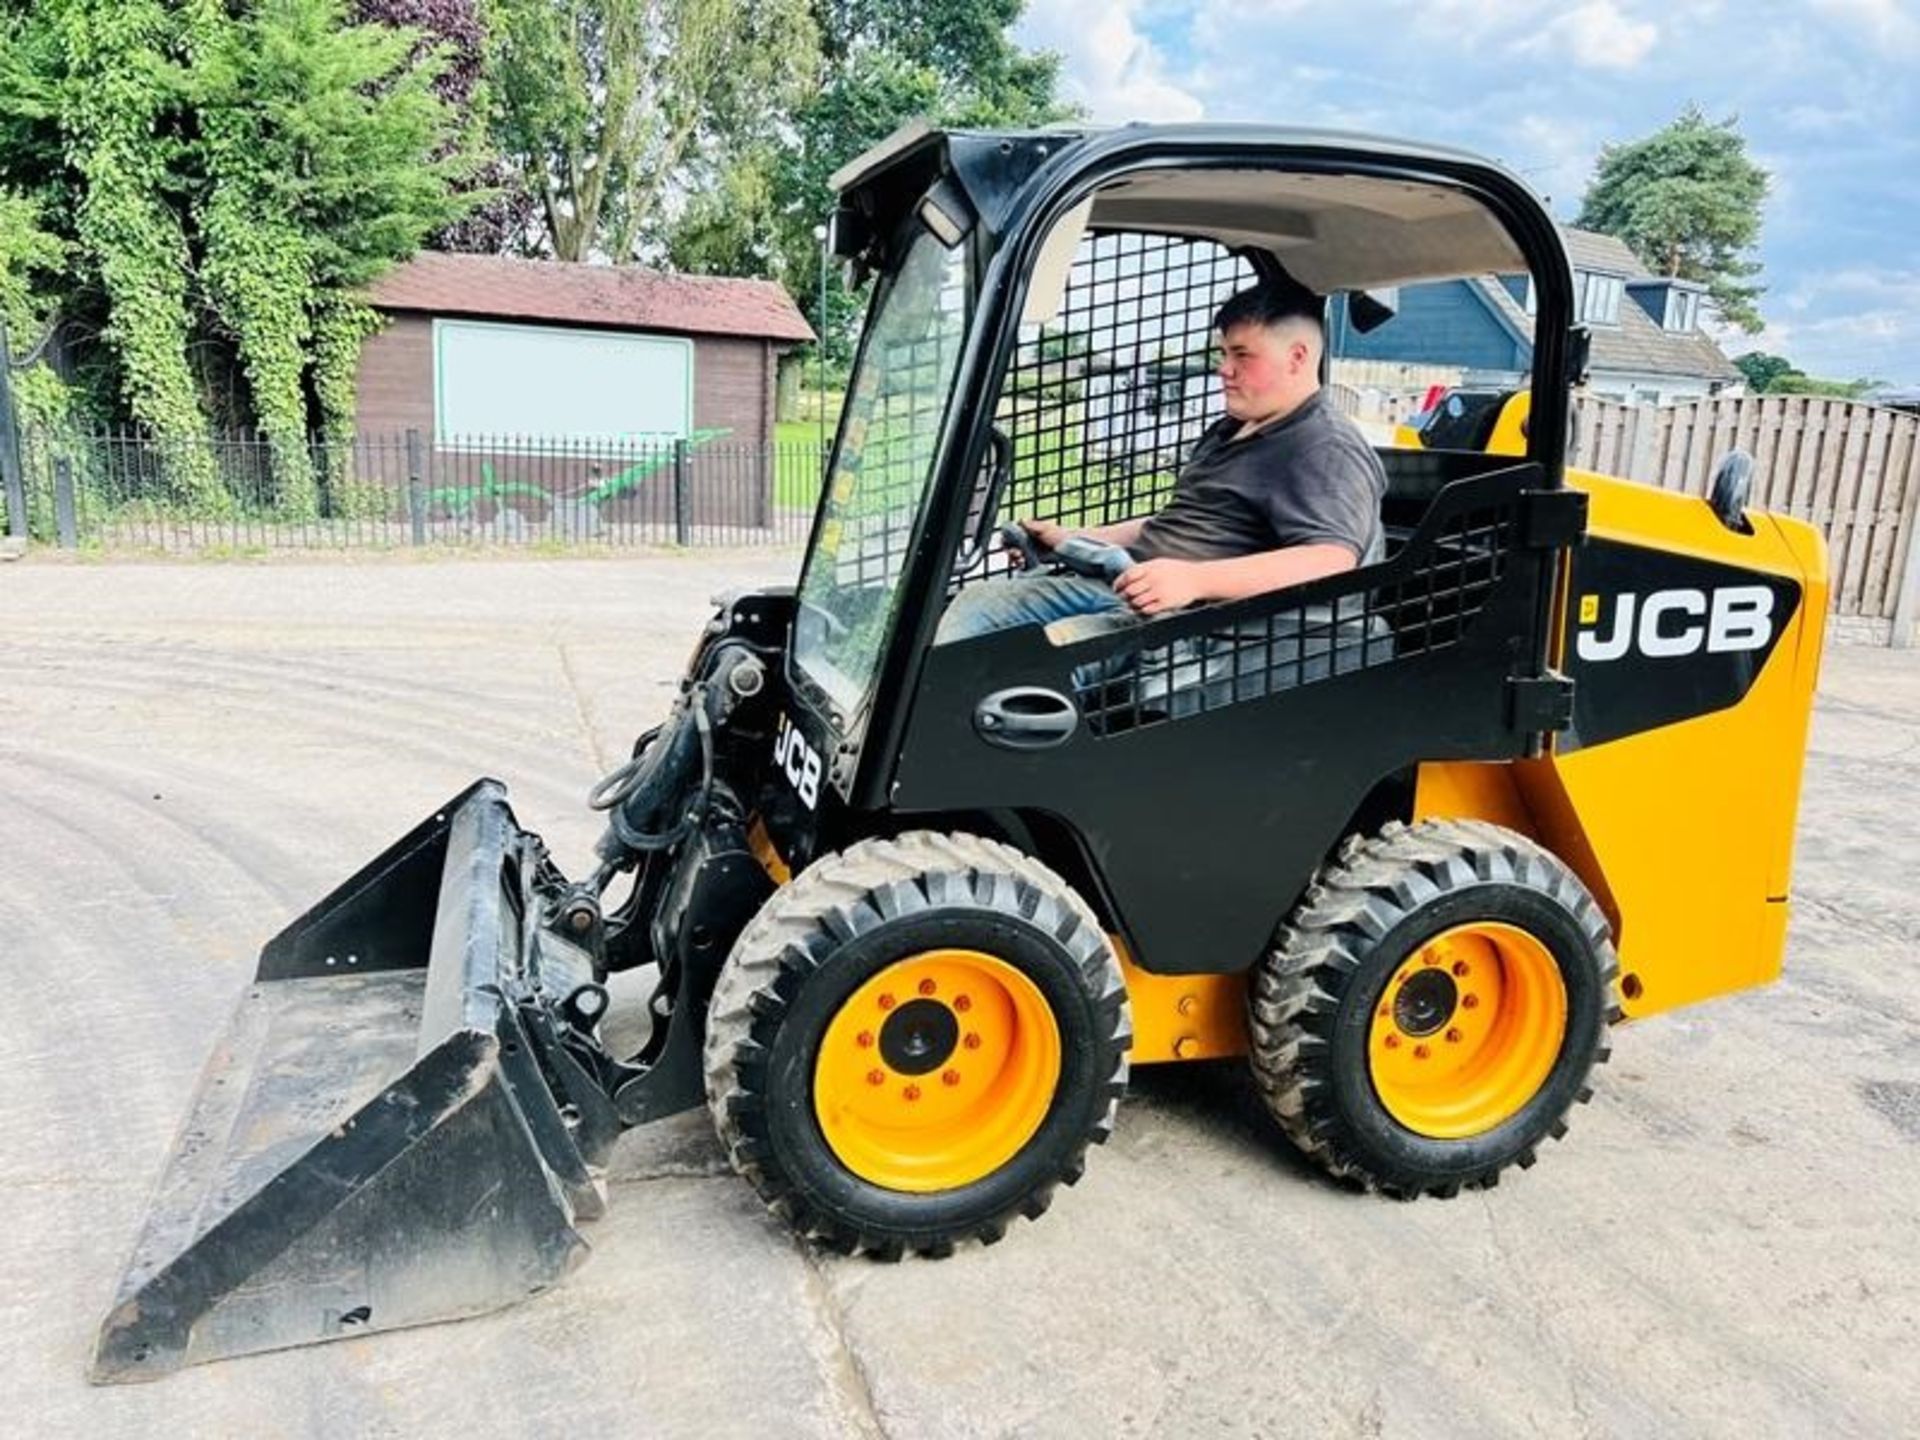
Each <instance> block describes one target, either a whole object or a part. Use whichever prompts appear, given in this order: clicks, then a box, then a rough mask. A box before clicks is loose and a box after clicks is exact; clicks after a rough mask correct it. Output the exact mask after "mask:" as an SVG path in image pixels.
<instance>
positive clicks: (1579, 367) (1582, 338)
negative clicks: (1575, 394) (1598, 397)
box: [1567, 325, 1593, 389]
mask: <svg viewBox="0 0 1920 1440" xmlns="http://www.w3.org/2000/svg"><path fill="white" fill-rule="evenodd" d="M1592 359H1593V331H1591V330H1589V329H1588V328H1587V327H1586V326H1585V325H1576V326H1574V327H1573V329H1572V330H1570V331H1568V332H1567V388H1568V389H1578V388H1579V387H1580V386H1582V385H1584V384H1586V383H1587V369H1588V366H1589V365H1590V363H1591V362H1592Z"/></svg>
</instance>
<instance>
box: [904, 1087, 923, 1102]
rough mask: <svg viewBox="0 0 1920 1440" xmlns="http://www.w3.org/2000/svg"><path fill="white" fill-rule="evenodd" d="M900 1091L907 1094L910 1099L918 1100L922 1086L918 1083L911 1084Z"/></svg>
mask: <svg viewBox="0 0 1920 1440" xmlns="http://www.w3.org/2000/svg"><path fill="white" fill-rule="evenodd" d="M900 1093H901V1094H902V1095H905V1096H906V1097H907V1099H909V1100H918V1099H919V1098H920V1087H919V1086H918V1085H909V1086H907V1088H906V1089H905V1090H902V1091H901V1092H900Z"/></svg>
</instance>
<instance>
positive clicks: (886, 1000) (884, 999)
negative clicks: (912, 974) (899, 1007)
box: [880, 995, 893, 1010]
mask: <svg viewBox="0 0 1920 1440" xmlns="http://www.w3.org/2000/svg"><path fill="white" fill-rule="evenodd" d="M880 1008H881V1009H882V1010H891V1009H893V996H891V995H882V996H881V997H880Z"/></svg>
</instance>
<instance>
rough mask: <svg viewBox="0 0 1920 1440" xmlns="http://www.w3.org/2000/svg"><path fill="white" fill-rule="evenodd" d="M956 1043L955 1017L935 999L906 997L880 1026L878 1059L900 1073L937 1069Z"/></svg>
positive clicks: (957, 1043)
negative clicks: (903, 1002) (902, 1003)
mask: <svg viewBox="0 0 1920 1440" xmlns="http://www.w3.org/2000/svg"><path fill="white" fill-rule="evenodd" d="M959 1043H960V1020H959V1017H958V1016H956V1015H955V1014H954V1013H953V1011H951V1010H949V1009H948V1008H947V1007H946V1006H945V1005H942V1004H941V1003H940V1002H939V1001H938V1000H909V1001H908V1002H907V1003H906V1004H905V1005H902V1006H901V1007H900V1008H899V1009H898V1010H895V1011H894V1012H893V1013H892V1014H891V1015H889V1016H888V1017H887V1019H886V1022H885V1023H884V1024H882V1025H881V1027H880V1058H881V1059H882V1060H884V1061H886V1063H887V1065H888V1066H889V1067H891V1068H892V1069H894V1070H897V1071H899V1072H900V1073H901V1074H902V1075H924V1074H926V1073H927V1072H928V1071H929V1070H937V1069H939V1068H940V1067H941V1066H942V1065H944V1064H946V1062H947V1058H948V1057H949V1056H950V1055H952V1054H953V1052H954V1049H955V1047H956V1046H958V1045H959Z"/></svg>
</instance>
